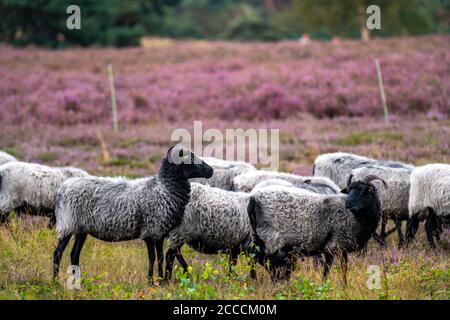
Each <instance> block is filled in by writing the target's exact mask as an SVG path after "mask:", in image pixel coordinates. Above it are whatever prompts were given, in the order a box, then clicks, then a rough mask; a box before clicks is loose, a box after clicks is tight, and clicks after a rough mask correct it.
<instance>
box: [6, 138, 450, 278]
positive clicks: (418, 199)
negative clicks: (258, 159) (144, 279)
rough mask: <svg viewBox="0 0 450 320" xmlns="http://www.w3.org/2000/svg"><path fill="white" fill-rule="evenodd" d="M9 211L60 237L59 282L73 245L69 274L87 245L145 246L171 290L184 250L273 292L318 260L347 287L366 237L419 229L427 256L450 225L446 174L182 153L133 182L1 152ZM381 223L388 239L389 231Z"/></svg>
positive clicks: (357, 163)
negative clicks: (245, 270)
mask: <svg viewBox="0 0 450 320" xmlns="http://www.w3.org/2000/svg"><path fill="white" fill-rule="evenodd" d="M180 160H181V161H180ZM11 211H16V212H17V213H19V214H32V215H42V216H48V217H49V218H50V226H53V225H55V226H56V231H57V237H58V244H57V246H56V249H55V251H54V258H53V274H54V276H55V277H58V274H59V266H60V262H61V258H62V255H63V252H64V250H65V248H66V246H67V244H68V243H69V240H70V239H71V237H72V236H74V238H75V241H74V245H73V248H72V251H71V254H70V259H71V264H72V265H74V266H78V265H79V258H80V252H81V250H82V247H83V244H84V242H85V240H86V237H87V235H91V236H93V237H95V238H97V239H100V240H103V241H125V240H132V239H142V240H144V242H145V243H146V246H147V251H148V256H149V270H148V277H149V280H150V281H153V267H154V264H155V260H157V263H158V276H159V277H160V278H162V279H170V278H171V274H172V269H173V264H174V261H175V258H176V259H177V260H178V262H179V263H180V264H181V266H182V267H183V268H184V270H186V269H187V266H188V264H187V262H186V261H185V259H184V258H183V256H182V254H181V248H182V246H183V245H185V244H187V245H188V246H190V247H191V248H193V249H194V250H196V251H198V252H201V253H206V254H216V253H219V252H224V253H228V254H229V255H230V270H231V266H232V265H235V264H236V262H237V258H238V256H239V254H240V253H241V252H244V253H245V254H248V255H249V257H250V258H251V259H250V260H249V261H251V264H252V266H251V276H252V277H253V278H254V277H256V269H255V268H256V263H259V264H261V265H262V266H264V267H265V268H266V269H267V270H268V271H269V273H270V275H271V277H272V279H273V280H278V279H283V278H284V279H287V278H289V276H290V274H291V272H292V270H293V268H294V267H295V264H296V262H297V260H298V258H299V257H304V256H313V258H314V262H315V263H316V265H319V264H322V265H323V275H324V278H325V277H326V276H327V274H328V272H329V270H330V267H331V265H332V263H333V260H334V258H335V257H337V258H339V261H340V262H341V266H342V269H343V271H344V275H345V274H346V270H347V261H348V254H349V253H351V252H354V251H360V250H364V249H365V247H366V246H367V243H368V241H369V240H370V239H371V238H372V237H373V238H374V239H376V240H377V241H379V242H380V243H381V244H382V245H384V244H385V240H386V237H387V236H388V235H389V234H390V233H393V232H397V234H398V237H399V246H403V245H404V244H406V243H407V242H409V241H411V240H412V239H413V238H414V235H415V233H416V232H417V230H418V227H419V224H420V222H421V221H425V230H426V236H427V239H428V242H429V245H430V246H431V247H432V248H434V247H435V245H436V244H435V239H437V240H439V236H440V234H441V233H442V232H443V229H444V228H446V227H448V225H449V222H450V221H449V218H450V165H448V164H429V165H425V166H422V167H414V166H413V165H410V164H405V163H402V162H398V161H391V160H385V161H381V160H375V159H371V158H367V157H362V156H358V155H354V154H350V153H341V152H337V153H329V154H323V155H320V156H319V157H317V158H316V160H315V162H314V167H313V176H298V175H294V174H289V173H281V172H274V171H264V170H257V169H256V168H255V167H254V166H252V165H250V164H248V163H243V162H231V161H225V160H219V159H215V158H198V157H197V156H196V155H194V154H193V153H192V152H191V151H189V150H187V149H185V148H183V147H181V146H178V145H177V146H174V147H172V148H170V149H169V150H168V152H167V155H166V156H165V158H164V159H163V161H162V164H161V167H160V170H159V172H158V174H157V175H155V176H153V177H149V178H141V179H134V180H130V179H126V178H109V177H95V176H92V175H90V174H88V173H87V172H85V171H83V170H80V169H76V168H71V167H60V168H55V167H48V166H44V165H40V164H35V163H25V162H20V161H17V160H16V159H15V158H14V157H12V156H10V155H8V154H6V153H4V152H1V151H0V217H1V222H2V223H4V222H5V221H6V220H7V217H8V214H9V213H10V212H11ZM388 220H393V222H394V223H395V227H394V228H393V229H392V230H388V231H387V230H386V225H387V221H388ZM403 221H407V223H406V231H405V234H404V233H403V231H402V223H403ZM380 224H381V228H380V231H379V232H377V228H378V226H379V225H380ZM165 239H168V242H169V247H168V249H167V251H166V255H165V257H164V252H163V244H164V240H165ZM164 261H165V269H164ZM164 271H165V273H164ZM344 279H345V278H344Z"/></svg>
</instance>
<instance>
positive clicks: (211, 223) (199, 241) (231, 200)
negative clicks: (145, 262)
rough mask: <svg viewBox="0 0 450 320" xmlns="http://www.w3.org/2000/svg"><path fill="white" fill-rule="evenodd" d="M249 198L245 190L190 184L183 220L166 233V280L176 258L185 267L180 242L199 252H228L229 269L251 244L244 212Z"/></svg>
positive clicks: (169, 275) (246, 215) (246, 216)
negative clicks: (242, 191)
mask: <svg viewBox="0 0 450 320" xmlns="http://www.w3.org/2000/svg"><path fill="white" fill-rule="evenodd" d="M249 198H250V195H249V194H248V193H241V192H232V191H226V190H222V189H219V188H213V187H210V186H205V185H201V184H198V183H191V198H190V200H189V203H188V205H187V206H186V211H185V214H184V218H183V222H182V223H181V225H180V226H179V227H177V228H176V229H174V230H173V231H172V232H171V233H170V235H169V243H170V245H169V249H168V250H167V253H166V279H170V277H171V274H172V267H173V261H174V259H175V257H177V259H178V261H179V262H180V263H181V265H182V267H183V269H184V270H187V263H186V261H185V260H184V258H183V257H182V255H181V247H182V246H183V244H187V245H189V246H190V247H191V248H193V249H194V250H196V251H199V252H201V253H206V254H217V253H218V252H220V251H222V252H224V253H228V254H229V255H230V271H231V266H232V265H235V264H236V261H237V257H238V254H239V253H240V252H242V251H246V250H247V248H248V246H249V245H250V243H251V234H250V223H249V220H248V214H247V205H248V200H249Z"/></svg>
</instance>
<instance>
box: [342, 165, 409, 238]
mask: <svg viewBox="0 0 450 320" xmlns="http://www.w3.org/2000/svg"><path fill="white" fill-rule="evenodd" d="M369 175H375V176H377V177H380V178H382V179H383V180H384V181H385V182H386V184H387V188H381V189H380V191H379V195H380V200H381V208H382V211H383V216H382V219H381V231H380V235H379V238H378V240H379V241H380V242H381V243H382V244H384V242H385V239H386V237H387V236H388V235H389V234H390V233H392V232H393V231H397V233H398V237H399V245H400V246H401V245H403V243H404V237H403V233H402V222H403V221H406V220H408V218H409V214H408V200H409V188H410V183H409V179H410V176H411V172H410V171H409V170H406V169H403V168H387V167H382V166H376V165H369V166H366V167H361V168H357V169H354V170H352V171H351V174H350V176H349V179H348V184H350V183H351V182H352V181H358V180H362V179H363V178H364V177H366V176H369ZM380 186H381V185H380ZM388 219H390V220H393V221H394V223H395V228H393V229H392V230H390V231H388V232H386V223H387V221H388Z"/></svg>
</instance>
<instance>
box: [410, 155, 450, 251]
mask: <svg viewBox="0 0 450 320" xmlns="http://www.w3.org/2000/svg"><path fill="white" fill-rule="evenodd" d="M410 183H411V187H410V191H409V203H408V207H409V214H410V219H409V221H408V227H407V239H408V240H411V239H412V238H413V237H414V234H415V233H416V231H417V229H418V224H419V222H420V221H421V220H426V222H425V230H426V234H427V239H428V243H429V245H430V247H431V248H434V247H435V243H434V239H433V238H434V237H436V239H437V240H439V236H440V233H441V232H442V231H443V230H442V229H443V227H446V226H448V224H449V222H450V165H448V164H442V163H435V164H428V165H425V166H422V167H417V168H416V169H415V170H414V171H413V173H412V174H411V178H410Z"/></svg>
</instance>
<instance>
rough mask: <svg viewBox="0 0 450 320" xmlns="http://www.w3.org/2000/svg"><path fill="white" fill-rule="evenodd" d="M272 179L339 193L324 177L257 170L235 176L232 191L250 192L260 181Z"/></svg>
mask: <svg viewBox="0 0 450 320" xmlns="http://www.w3.org/2000/svg"><path fill="white" fill-rule="evenodd" d="M272 179H277V180H284V181H287V182H289V183H291V184H293V185H294V186H298V187H301V186H302V185H303V187H305V186H306V185H309V186H307V187H308V188H309V187H311V185H316V186H318V185H322V186H323V187H325V188H329V189H330V190H332V191H333V193H335V192H336V193H339V191H340V189H339V188H338V187H337V186H336V185H335V184H334V183H333V182H332V181H331V180H330V179H328V178H326V177H308V176H298V175H295V174H291V173H284V172H276V171H268V170H257V171H252V172H247V173H244V174H241V175H239V176H237V177H236V178H234V181H233V190H235V191H241V192H251V191H252V190H253V189H254V188H255V186H256V185H258V184H259V183H261V182H262V181H266V180H272Z"/></svg>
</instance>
